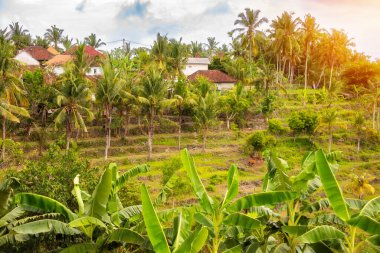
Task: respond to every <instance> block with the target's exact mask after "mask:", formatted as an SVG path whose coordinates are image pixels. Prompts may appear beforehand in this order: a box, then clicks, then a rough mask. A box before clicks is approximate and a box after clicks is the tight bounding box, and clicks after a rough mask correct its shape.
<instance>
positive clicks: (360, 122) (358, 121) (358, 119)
mask: <svg viewBox="0 0 380 253" xmlns="http://www.w3.org/2000/svg"><path fill="white" fill-rule="evenodd" d="M364 126H365V118H364V115H363V113H361V112H359V113H357V114H356V115H355V118H354V122H353V127H354V129H355V132H356V135H357V137H358V140H357V145H356V150H357V151H358V152H359V151H360V141H361V135H362V132H363V128H364Z"/></svg>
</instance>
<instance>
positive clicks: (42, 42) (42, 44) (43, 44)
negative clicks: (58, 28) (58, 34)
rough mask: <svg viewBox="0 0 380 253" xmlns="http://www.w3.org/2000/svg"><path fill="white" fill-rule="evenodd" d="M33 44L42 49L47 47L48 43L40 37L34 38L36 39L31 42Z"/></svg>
mask: <svg viewBox="0 0 380 253" xmlns="http://www.w3.org/2000/svg"><path fill="white" fill-rule="evenodd" d="M33 44H34V45H36V46H40V47H44V48H48V47H49V41H48V40H47V39H46V38H44V37H41V36H36V38H35V39H34V40H33Z"/></svg>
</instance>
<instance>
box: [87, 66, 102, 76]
mask: <svg viewBox="0 0 380 253" xmlns="http://www.w3.org/2000/svg"><path fill="white" fill-rule="evenodd" d="M86 75H87V76H98V75H103V70H102V68H101V67H90V69H89V71H87V73H86Z"/></svg>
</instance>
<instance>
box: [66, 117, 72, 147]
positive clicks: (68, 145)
mask: <svg viewBox="0 0 380 253" xmlns="http://www.w3.org/2000/svg"><path fill="white" fill-rule="evenodd" d="M70 135H71V126H70V113H68V114H67V117H66V151H69V148H70Z"/></svg>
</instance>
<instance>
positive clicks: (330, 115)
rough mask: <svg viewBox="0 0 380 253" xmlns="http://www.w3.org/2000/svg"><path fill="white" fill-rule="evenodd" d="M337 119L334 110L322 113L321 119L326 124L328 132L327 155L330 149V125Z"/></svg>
mask: <svg viewBox="0 0 380 253" xmlns="http://www.w3.org/2000/svg"><path fill="white" fill-rule="evenodd" d="M337 118H338V113H337V112H336V111H335V110H334V109H328V110H326V111H325V112H324V115H323V117H322V119H323V121H324V122H325V123H327V125H328V131H329V153H330V152H331V147H332V141H333V140H332V134H333V133H332V132H333V131H332V125H333V123H334V122H335V121H336V119H337Z"/></svg>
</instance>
